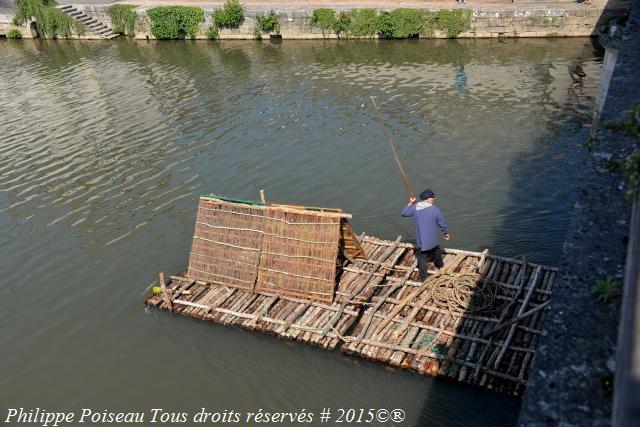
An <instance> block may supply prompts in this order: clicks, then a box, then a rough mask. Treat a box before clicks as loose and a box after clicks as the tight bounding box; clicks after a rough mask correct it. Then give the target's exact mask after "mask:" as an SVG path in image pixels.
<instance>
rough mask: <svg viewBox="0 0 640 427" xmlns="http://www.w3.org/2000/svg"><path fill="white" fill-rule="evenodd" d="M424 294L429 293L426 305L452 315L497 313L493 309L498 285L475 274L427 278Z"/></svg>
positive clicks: (443, 275) (446, 274)
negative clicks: (483, 312)
mask: <svg viewBox="0 0 640 427" xmlns="http://www.w3.org/2000/svg"><path fill="white" fill-rule="evenodd" d="M426 287H427V290H426V291H425V292H429V293H431V296H430V297H429V299H428V301H427V304H429V305H435V306H437V307H439V308H442V309H445V310H449V311H450V312H454V313H477V312H480V311H485V312H487V311H498V310H500V307H493V308H492V306H493V303H494V302H495V300H496V297H497V295H498V292H499V288H500V287H499V286H498V284H497V283H496V282H495V281H494V280H491V279H488V278H486V277H483V276H481V275H480V274H477V273H453V274H448V273H444V274H436V275H434V276H431V277H429V279H428V280H427V284H426Z"/></svg>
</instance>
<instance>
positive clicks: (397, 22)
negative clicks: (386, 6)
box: [390, 8, 424, 39]
mask: <svg viewBox="0 0 640 427" xmlns="http://www.w3.org/2000/svg"><path fill="white" fill-rule="evenodd" d="M390 15H391V26H392V28H393V37H394V38H397V39H403V38H407V37H417V36H418V35H420V34H421V33H422V28H423V24H422V18H423V15H424V12H423V11H422V10H420V9H405V8H400V9H394V10H393V11H392V12H391V14H390Z"/></svg>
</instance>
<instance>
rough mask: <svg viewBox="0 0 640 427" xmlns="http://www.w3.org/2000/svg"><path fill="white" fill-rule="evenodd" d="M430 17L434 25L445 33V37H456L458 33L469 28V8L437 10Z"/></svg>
mask: <svg viewBox="0 0 640 427" xmlns="http://www.w3.org/2000/svg"><path fill="white" fill-rule="evenodd" d="M431 19H432V20H433V23H434V24H435V26H436V27H437V28H439V29H441V30H444V31H445V32H446V33H447V37H457V36H458V35H459V34H460V33H464V32H465V31H469V29H471V10H469V9H454V10H444V9H443V10H438V11H437V12H435V13H434V14H433V15H431Z"/></svg>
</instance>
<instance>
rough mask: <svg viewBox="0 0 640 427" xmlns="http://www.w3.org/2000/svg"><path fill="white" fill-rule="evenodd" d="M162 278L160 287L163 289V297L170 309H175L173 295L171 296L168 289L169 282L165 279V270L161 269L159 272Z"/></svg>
mask: <svg viewBox="0 0 640 427" xmlns="http://www.w3.org/2000/svg"><path fill="white" fill-rule="evenodd" d="M159 279H160V289H161V290H162V299H163V300H164V303H165V305H166V306H167V309H168V310H169V311H173V303H172V302H171V296H169V291H167V284H166V282H165V280H164V272H163V271H161V272H160V274H159Z"/></svg>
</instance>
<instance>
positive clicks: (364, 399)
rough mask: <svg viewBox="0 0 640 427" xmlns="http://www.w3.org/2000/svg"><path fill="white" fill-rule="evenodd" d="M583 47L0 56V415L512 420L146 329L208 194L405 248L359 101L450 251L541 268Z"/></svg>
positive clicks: (201, 328)
mask: <svg viewBox="0 0 640 427" xmlns="http://www.w3.org/2000/svg"><path fill="white" fill-rule="evenodd" d="M600 64H601V52H599V51H598V50H597V49H596V48H595V47H594V46H593V45H592V42H591V40H589V39H556V40H553V39H549V40H504V41H503V40H468V41H463V40H461V41H416V40H411V41H379V42H377V41H351V42H336V41H285V42H283V43H271V42H269V41H263V42H255V43H254V42H249V41H241V42H234V41H224V42H219V43H218V42H175V43H174V42H162V43H155V42H138V41H131V40H117V41H111V42H62V41H60V42H56V41H45V40H35V41H19V42H13V41H11V42H9V41H2V42H0V76H2V77H1V78H0V118H1V120H0V229H1V230H2V233H0V271H2V281H1V285H0V301H1V303H0V304H2V309H1V310H0V322H1V324H2V325H3V326H2V328H1V329H0V330H1V331H2V334H0V348H2V352H1V355H2V357H0V409H3V413H6V412H5V411H4V410H5V409H6V408H7V407H20V406H23V407H26V408H32V407H41V408H48V409H51V410H53V409H58V410H76V409H78V408H83V407H93V408H95V409H110V410H147V409H150V408H164V409H166V410H193V409H196V410H197V409H199V408H201V407H206V408H208V409H211V410H215V409H217V410H223V409H234V410H243V411H247V410H252V409H254V410H255V409H258V408H263V409H264V410H291V409H296V408H298V409H300V408H306V409H307V410H312V411H318V410H319V409H321V408H322V407H325V406H327V407H332V408H334V409H335V408H338V407H345V408H388V409H393V408H401V409H404V410H405V411H406V413H407V421H406V422H405V423H403V424H402V425H415V426H417V425H429V426H484V425H492V426H494V425H495V426H511V425H515V422H516V419H517V411H518V409H519V400H518V399H514V398H509V397H506V396H503V395H499V394H494V393H491V392H487V391H483V390H479V389H475V388H469V387H466V386H461V385H458V384H453V383H450V382H446V381H442V380H434V379H431V378H426V377H420V376H418V375H414V374H411V373H407V372H401V371H395V372H394V371H389V370H387V369H385V368H384V367H383V366H382V365H377V364H373V363H369V362H365V361H361V360H358V359H354V358H350V357H344V356H342V355H341V354H340V353H338V352H327V351H322V350H319V349H315V348H311V347H308V346H305V345H300V344H296V343H289V342H284V341H281V340H278V339H275V338H273V337H266V336H261V335H259V334H255V333H251V332H246V331H241V330H236V329H229V328H225V327H219V326H214V325H211V324H207V323H204V322H198V321H194V320H190V319H184V318H178V317H174V316H171V315H167V314H163V313H156V312H148V311H146V310H144V308H143V306H142V304H141V300H142V297H143V293H144V291H145V288H146V286H147V285H148V284H149V283H150V282H151V281H153V280H154V278H155V277H156V274H157V272H158V271H160V270H164V271H167V272H175V271H180V270H182V269H184V268H185V266H186V262H187V254H188V250H189V246H190V239H191V236H192V233H193V227H194V220H195V213H196V201H197V198H198V196H199V195H201V194H205V193H217V194H226V195H231V196H236V197H242V198H252V199H255V198H257V195H258V191H259V190H260V189H264V190H265V191H266V195H267V198H268V199H270V200H277V201H285V202H291V203H299V204H305V205H316V206H329V207H341V208H343V209H345V211H347V212H350V213H352V214H353V215H354V218H353V221H352V223H353V225H354V227H355V229H356V232H358V233H360V232H366V233H367V234H372V235H376V236H379V237H383V238H390V239H393V238H395V237H396V236H397V235H402V236H403V237H405V238H406V239H412V238H413V230H412V225H411V222H410V221H408V220H406V219H403V218H401V217H399V212H400V210H401V208H402V206H403V204H404V203H405V200H406V193H405V190H404V189H403V185H402V180H401V178H400V175H399V174H398V172H397V170H396V167H395V164H394V163H393V161H392V158H391V156H390V153H389V150H388V147H387V145H386V143H385V141H384V137H383V134H382V131H381V128H380V126H379V124H378V123H377V121H376V117H375V115H374V113H373V111H372V108H371V105H370V103H369V101H368V97H369V96H371V95H373V96H376V97H377V99H378V103H379V105H380V107H381V109H382V111H383V114H384V117H385V121H386V123H387V124H388V126H389V128H390V131H391V134H392V137H393V140H394V141H395V143H396V144H397V148H398V152H399V154H400V157H401V158H402V159H403V162H404V164H405V168H406V170H407V172H408V174H409V176H410V179H411V181H412V183H413V185H414V186H415V190H416V191H417V192H420V191H422V190H423V189H424V188H426V187H431V188H433V189H434V191H435V192H436V194H437V195H438V197H437V203H438V204H439V206H440V207H441V209H442V210H443V212H444V214H445V217H446V219H447V221H448V222H449V224H450V228H451V232H452V239H451V241H450V242H448V245H449V246H451V247H458V248H464V249H471V250H482V249H483V248H485V247H488V248H490V249H491V250H492V251H493V252H494V253H499V254H502V255H507V256H520V255H523V254H526V255H527V256H528V257H529V258H530V259H531V260H533V261H537V262H543V263H550V264H554V263H556V261H557V259H558V257H559V256H560V253H561V247H562V242H563V239H564V235H565V229H566V227H567V225H568V222H569V218H568V214H569V213H570V212H571V209H572V207H573V203H574V202H575V199H576V194H575V192H576V187H577V185H578V182H579V180H580V178H581V174H582V167H583V160H584V157H585V151H584V148H583V147H582V144H583V142H584V141H585V139H586V137H587V134H588V128H587V125H588V123H589V122H590V118H591V111H592V108H593V103H594V96H595V93H596V84H597V81H598V78H599V74H600V68H601V65H600Z"/></svg>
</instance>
